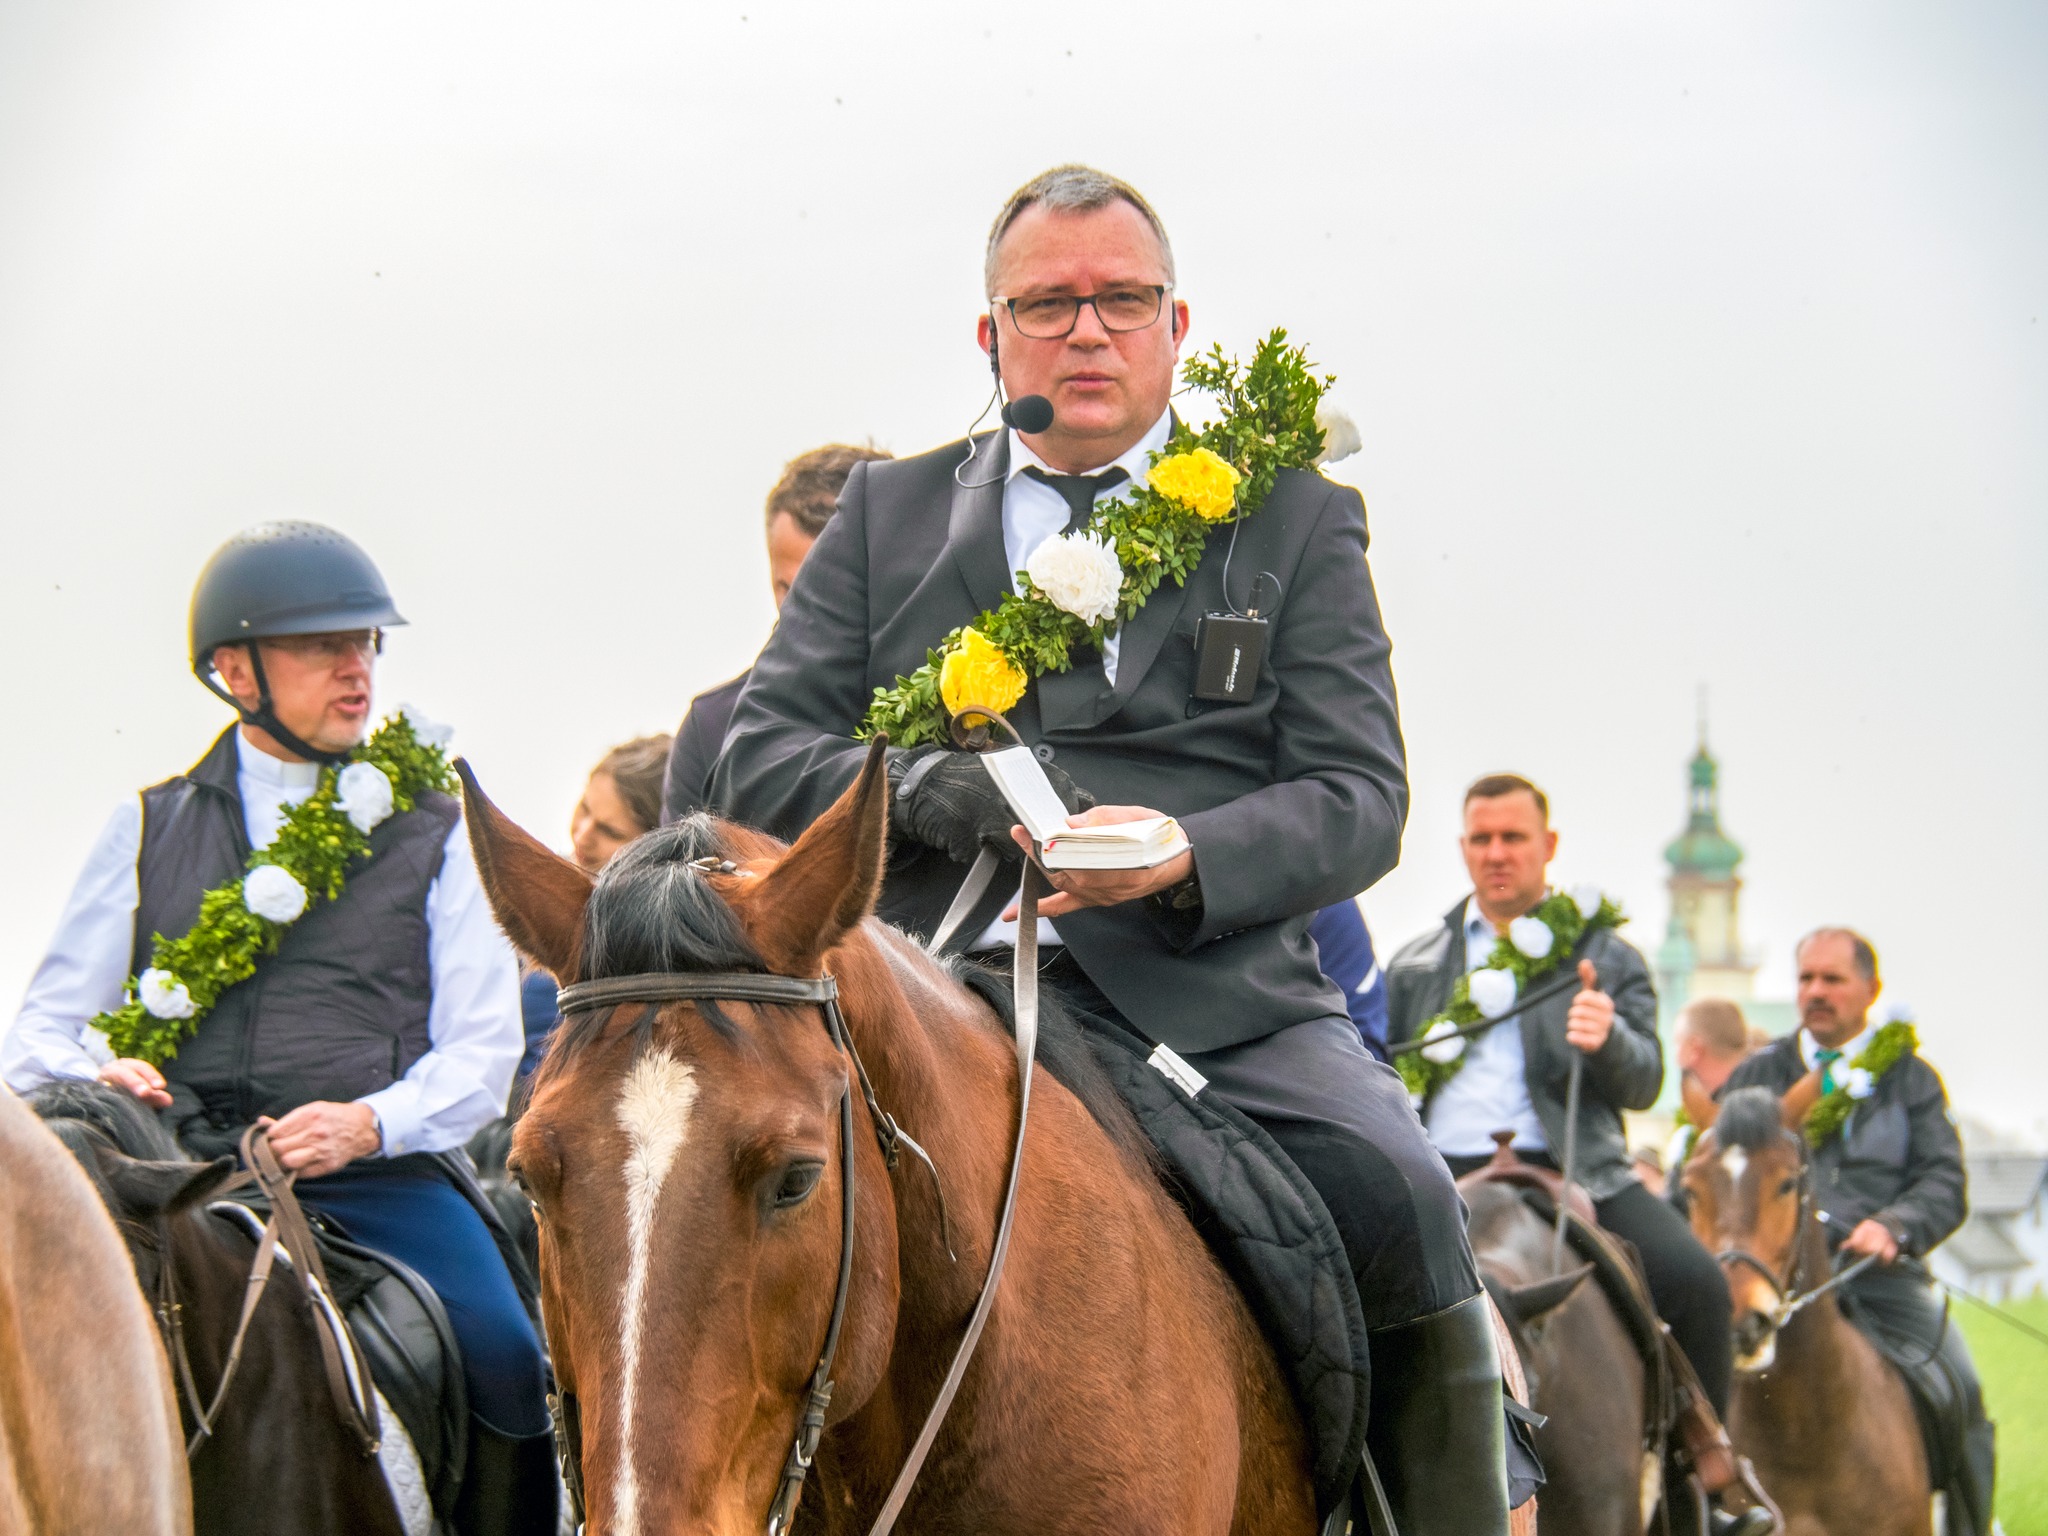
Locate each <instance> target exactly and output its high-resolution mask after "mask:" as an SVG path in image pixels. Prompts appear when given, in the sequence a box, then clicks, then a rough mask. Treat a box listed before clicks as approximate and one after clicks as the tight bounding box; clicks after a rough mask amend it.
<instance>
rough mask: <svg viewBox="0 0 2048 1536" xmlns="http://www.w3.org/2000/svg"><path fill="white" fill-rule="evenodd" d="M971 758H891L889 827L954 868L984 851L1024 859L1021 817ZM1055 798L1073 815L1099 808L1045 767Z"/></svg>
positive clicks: (948, 754)
mask: <svg viewBox="0 0 2048 1536" xmlns="http://www.w3.org/2000/svg"><path fill="white" fill-rule="evenodd" d="M974 759H975V754H974V753H972V752H952V751H948V750H947V749H946V748H944V747H930V746H927V747H909V748H906V749H904V750H902V751H896V750H893V749H892V750H891V751H890V753H889V789H890V795H889V825H890V826H891V827H892V828H893V829H894V830H895V831H896V832H898V833H900V834H901V835H902V836H904V837H907V838H909V839H910V840H911V841H912V842H916V843H923V844H924V845H925V846H926V847H928V848H937V849H939V850H940V851H941V852H942V853H944V854H945V855H946V857H948V858H949V859H951V860H953V861H954V862H955V863H956V864H972V863H973V862H974V857H975V855H976V854H977V853H979V852H980V851H981V850H982V849H983V848H984V847H987V848H993V849H995V850H996V852H998V853H1000V854H1002V855H1003V856H1004V857H1006V858H1010V859H1021V858H1022V857H1023V856H1024V855H1023V852H1022V850H1021V849H1019V848H1018V847H1017V845H1016V843H1014V842H1012V841H1011V839H1010V828H1012V827H1014V826H1015V825H1016V824H1017V813H1016V812H1015V811H1013V810H1011V809H1010V802H1009V801H1007V800H1005V799H1004V798H1003V792H1002V791H1001V790H1000V789H997V788H996V781H995V780H994V779H992V778H990V777H989V776H988V770H987V769H986V768H984V767H982V766H981V764H980V763H978V762H976V761H975V760H974ZM1045 776H1046V777H1047V778H1048V779H1050V780H1051V781H1052V787H1053V792H1054V793H1055V794H1057V795H1058V796H1059V797H1060V804H1062V805H1064V806H1065V807H1066V808H1067V811H1068V813H1069V814H1070V815H1071V814H1073V813H1075V812H1078V811H1085V810H1087V809H1088V808H1089V807H1090V806H1092V805H1094V804H1095V797H1094V796H1093V795H1091V794H1089V793H1088V792H1087V791H1086V790H1085V789H1082V788H1081V787H1080V786H1079V785H1077V784H1075V782H1074V781H1073V780H1072V779H1070V778H1068V777H1067V775H1066V772H1065V771H1064V770H1063V769H1060V768H1058V767H1055V766H1054V765H1053V764H1051V763H1047V764H1046V765H1045Z"/></svg>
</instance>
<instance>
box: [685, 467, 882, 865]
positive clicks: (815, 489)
mask: <svg viewBox="0 0 2048 1536" xmlns="http://www.w3.org/2000/svg"><path fill="white" fill-rule="evenodd" d="M890 457H892V455H891V454H889V453H887V452H886V451H884V450H883V449H880V448H875V447H867V448H855V447H852V446H851V445H849V444H846V443H827V444H826V445H825V446H824V447H822V448H813V449H811V450H810V451H809V452H808V453H800V454H798V455H797V456H796V457H795V458H793V459H791V460H790V461H789V462H788V463H787V464H785V465H783V466H782V478H781V479H779V480H777V481H776V482H775V489H774V490H772V491H770V492H769V493H768V509H767V532H768V583H769V586H770V587H771V588H772V589H773V590H774V593H775V608H776V611H777V612H778V613H779V612H781V610H782V601H783V599H784V598H786V597H788V596H789V588H790V583H792V582H794V581H795V580H796V573H797V570H798V568H799V567H800V566H802V565H803V563H804V557H805V556H806V555H808V554H809V553H810V552H811V546H812V545H813V544H815V543H817V542H818V535H819V534H821V533H823V532H824V531H825V524H826V523H828V522H830V521H831V520H832V514H833V512H834V511H835V510H837V508H838V505H839V493H840V491H841V490H842V489H844V488H845V485H846V477H847V476H848V475H850V474H852V473H853V466H854V465H856V464H871V463H873V462H875V461H876V460H879V459H886V458H890ZM752 672H753V669H752V668H751V667H750V668H748V669H747V671H745V672H742V673H741V674H740V675H739V676H738V677H736V678H734V679H733V680H732V681H731V682H728V683H720V684H719V685H718V686H717V687H716V688H707V689H706V690H705V691H704V692H702V693H700V694H698V695H697V696H696V697H695V698H694V699H692V700H690V708H689V712H688V713H687V714H685V715H684V716H683V723H682V724H681V725H680V726H678V727H677V728H676V735H675V740H674V741H673V742H672V743H671V744H670V746H669V751H668V774H667V777H666V780H665V782H664V785H663V788H662V792H661V820H662V822H663V824H664V825H666V824H667V823H668V822H671V821H678V820H680V819H681V818H682V817H684V816H687V815H689V814H690V812H692V811H694V810H698V809H700V808H702V807H703V806H705V805H707V804H709V803H710V798H711V765H712V764H713V763H715V762H717V761H718V749H719V747H720V746H721V745H723V744H724V741H725V730H726V727H727V726H728V725H730V724H731V723H732V707H733V705H735V704H737V703H738V702H739V698H740V690H741V689H742V688H744V687H746V686H747V678H748V677H749V676H751V675H752Z"/></svg>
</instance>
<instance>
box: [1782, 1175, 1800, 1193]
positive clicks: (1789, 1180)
mask: <svg viewBox="0 0 2048 1536" xmlns="http://www.w3.org/2000/svg"><path fill="white" fill-rule="evenodd" d="M1798 1187H1799V1181H1798V1180H1797V1179H1795V1178H1793V1177H1792V1176H1791V1175H1790V1174H1787V1175H1786V1176H1785V1178H1784V1179H1783V1180H1782V1181H1781V1182H1780V1183H1779V1185H1778V1193H1779V1194H1781V1195H1789V1194H1791V1193H1792V1191H1793V1190H1795V1189H1797V1188H1798Z"/></svg>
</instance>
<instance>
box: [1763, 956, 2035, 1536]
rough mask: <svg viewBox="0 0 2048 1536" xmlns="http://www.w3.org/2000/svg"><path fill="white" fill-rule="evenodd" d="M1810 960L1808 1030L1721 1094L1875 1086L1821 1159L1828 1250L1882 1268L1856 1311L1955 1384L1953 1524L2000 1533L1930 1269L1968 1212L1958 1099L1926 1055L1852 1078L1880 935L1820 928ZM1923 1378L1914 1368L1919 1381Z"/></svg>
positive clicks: (1957, 1357) (1959, 1337) (1776, 1047)
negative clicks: (1956, 1505) (1807, 1085)
mask: <svg viewBox="0 0 2048 1536" xmlns="http://www.w3.org/2000/svg"><path fill="white" fill-rule="evenodd" d="M1798 959H1799V1017H1800V1027H1799V1028H1798V1029H1797V1030H1795V1031H1794V1032H1793V1033H1791V1034H1789V1035H1786V1036H1783V1037H1782V1038H1780V1039H1777V1040H1774V1041H1772V1042H1771V1043H1770V1044H1769V1045H1767V1046H1765V1047H1764V1048H1763V1049H1762V1050H1760V1051H1758V1052H1757V1053H1756V1054H1755V1055H1754V1056H1751V1057H1750V1058H1749V1059H1748V1060H1747V1061H1745V1062H1744V1063H1743V1064H1742V1065H1741V1066H1739V1067H1737V1068H1736V1069H1735V1070H1734V1072H1733V1073H1731V1074H1730V1075H1729V1078H1728V1082H1727V1085H1726V1087H1725V1088H1724V1089H1723V1090H1722V1092H1723V1093H1730V1092H1733V1091H1734V1090H1735V1089H1737V1088H1749V1087H1755V1086H1759V1085H1761V1086H1763V1087H1766V1088H1769V1089H1770V1090H1771V1091H1772V1092H1773V1093H1776V1094H1779V1095H1783V1094H1784V1092H1785V1091H1786V1090H1787V1089H1788V1088H1790V1087H1791V1086H1792V1085H1793V1084H1794V1083H1796V1082H1798V1081H1799V1080H1800V1079H1801V1078H1803V1077H1805V1076H1807V1075H1808V1073H1810V1072H1814V1071H1819V1072H1820V1073H1821V1074H1822V1076H1821V1088H1822V1091H1823V1092H1825V1091H1828V1090H1830V1089H1832V1088H1833V1087H1834V1086H1835V1085H1836V1083H1837V1082H1841V1083H1844V1084H1845V1085H1848V1086H1849V1091H1850V1092H1851V1094H1852V1095H1855V1094H1857V1093H1858V1091H1859V1089H1860V1090H1862V1094H1861V1096H1860V1097H1858V1098H1857V1099H1856V1103H1855V1107H1854V1109H1853V1110H1852V1111H1851V1113H1850V1115H1849V1118H1848V1120H1847V1121H1845V1122H1844V1123H1843V1125H1842V1128H1841V1129H1840V1130H1838V1131H1837V1132H1835V1133H1834V1134H1833V1135H1831V1136H1829V1137H1828V1139H1827V1140H1826V1141H1824V1142H1823V1143H1821V1145H1820V1146H1819V1147H1817V1148H1816V1149H1815V1150H1814V1152H1813V1180H1814V1185H1813V1188H1814V1200H1815V1204H1816V1205H1817V1206H1818V1208H1819V1209H1820V1210H1821V1211H1823V1212H1825V1213H1826V1224H1827V1229H1828V1244H1829V1246H1830V1247H1831V1248H1833V1249H1834V1251H1835V1252H1836V1254H1837V1255H1838V1256H1840V1258H1841V1260H1842V1262H1845V1263H1846V1262H1848V1261H1849V1260H1852V1259H1855V1258H1859V1257H1861V1256H1864V1255H1870V1256H1872V1257H1874V1258H1875V1259H1876V1260H1877V1263H1875V1264H1873V1265H1872V1266H1871V1267H1870V1268H1868V1269H1866V1270H1864V1271H1863V1272H1862V1273H1861V1274H1859V1275H1857V1276H1856V1277H1855V1278H1854V1279H1852V1280H1850V1281H1848V1282H1847V1283H1846V1284H1845V1285H1844V1286H1843V1287H1842V1289H1843V1291H1844V1292H1845V1293H1846V1295H1845V1297H1844V1306H1843V1310H1844V1311H1845V1312H1846V1313H1847V1314H1848V1316H1849V1318H1850V1320H1851V1321H1852V1322H1854V1323H1855V1324H1856V1325H1857V1326H1858V1327H1859V1328H1861V1329H1863V1330H1864V1331H1865V1332H1866V1333H1868V1334H1870V1335H1871V1336H1872V1338H1873V1339H1874V1340H1875V1341H1876V1342H1877V1343H1878V1345H1879V1347H1880V1349H1883V1350H1884V1352H1885V1353H1886V1354H1887V1355H1888V1356H1890V1357H1891V1358H1892V1359H1894V1360H1903V1361H1904V1362H1906V1363H1907V1364H1914V1363H1919V1362H1924V1365H1923V1366H1922V1369H1927V1370H1939V1371H1941V1372H1942V1373H1944V1374H1945V1375H1946V1376H1947V1377H1948V1380H1949V1383H1951V1384H1952V1386H1953V1390H1954V1393H1955V1395H1956V1396H1957V1397H1959V1398H1960V1402H1961V1407H1962V1410H1963V1412H1962V1415H1961V1416H1962V1418H1963V1420H1964V1423H1963V1425H1962V1442H1963V1443H1962V1445H1961V1446H1960V1447H1959V1448H1953V1449H1952V1453H1951V1456H1950V1458H1949V1459H1950V1460H1952V1461H1953V1462H1955V1463H1956V1465H1955V1466H1954V1467H1953V1468H1952V1469H1951V1477H1950V1487H1949V1492H1950V1494H1951V1496H1952V1499H1957V1500H1959V1501H1960V1502H1961V1504H1962V1506H1963V1508H1962V1510H1961V1511H1960V1512H1959V1513H1960V1519H1957V1518H1955V1517H1953V1516H1952V1523H1951V1525H1950V1527H1949V1528H1950V1529H1951V1530H1957V1529H1962V1530H1968V1531H1973V1532H1976V1533H1979V1536H1982V1533H1984V1532H1987V1531H1989V1530H1990V1529H1991V1491H1992V1482H1993V1477H1994V1472H1995V1465H1994V1464H1995V1441H1994V1436H1993V1429H1992V1425H1991V1424H1990V1422H1989V1421H1988V1420H1986V1418H1985V1417H1984V1394H1983V1390H1982V1388H1981V1387H1980V1385H1979V1384H1978V1380H1977V1367H1976V1363H1975V1362H1974V1361H1973V1360H1972V1359H1971V1358H1970V1348H1969V1345H1968V1344H1967V1343H1966V1342H1965V1341H1964V1339H1963V1334H1962V1330H1961V1329H1959V1328H1957V1327H1956V1326H1955V1324H1954V1322H1953V1321H1952V1320H1951V1319H1950V1317H1949V1315H1948V1308H1947V1306H1946V1304H1945V1303H1944V1302H1943V1300H1942V1298H1941V1297H1940V1296H1939V1295H1937V1294H1936V1292H1935V1290H1934V1288H1933V1286H1932V1285H1931V1284H1930V1283H1929V1279H1928V1275H1927V1271H1926V1270H1925V1269H1924V1268H1922V1267H1921V1264H1920V1263H1919V1262H1918V1261H1920V1260H1923V1259H1925V1258H1926V1257H1927V1255H1928V1254H1929V1253H1930V1252H1932V1251H1933V1250H1934V1249H1935V1248H1936V1247H1938V1246H1939V1245H1940V1244H1941V1243H1942V1241H1943V1240H1944V1239H1946V1238H1947V1237H1948V1236H1949V1234H1950V1233H1952V1232H1954V1231H1955V1229H1956V1228H1957V1227H1959V1226H1961V1225H1962V1223H1963V1218H1964V1216H1966V1215H1967V1214H1968V1213H1969V1204H1968V1198H1967V1191H1966V1176H1965V1173H1964V1168H1963V1147H1962V1140H1961V1138H1960V1137H1958V1136H1957V1135H1956V1128H1955V1124H1954V1122H1952V1121H1951V1120H1950V1119H1949V1116H1948V1094H1947V1091H1946V1090H1945V1089H1944V1088H1943V1087H1942V1082H1941V1075H1940V1074H1939V1073H1938V1072H1936V1071H1935V1070H1934V1068H1933V1067H1931V1066H1929V1065H1928V1064H1927V1062H1926V1061H1925V1059H1923V1058H1922V1057H1921V1055H1920V1053H1919V1051H1918V1049H1917V1048H1916V1049H1914V1050H1913V1051H1910V1052H1909V1053H1907V1054H1906V1055H1905V1056H1903V1057H1901V1058H1900V1059H1899V1060H1898V1061H1897V1062H1896V1063H1895V1064H1894V1065H1893V1066H1892V1067H1891V1068H1890V1069H1889V1070H1888V1071H1886V1072H1884V1073H1882V1074H1880V1075H1878V1076H1876V1077H1874V1078H1868V1077H1866V1078H1861V1079H1859V1078H1856V1077H1854V1076H1853V1074H1855V1073H1857V1072H1858V1071H1859V1070H1860V1069H1859V1068H1858V1066H1857V1057H1858V1056H1859V1055H1860V1054H1861V1053H1862V1051H1863V1050H1864V1048H1865V1047H1866V1046H1868V1045H1869V1044H1870V1043H1871V1036H1872V1035H1873V1034H1875V1032H1876V1031H1875V1029H1873V1027H1872V1026H1871V1024H1870V1008H1871V1005H1872V1004H1873V1003H1875V1002H1876V1001H1877V996H1878V993H1879V992H1880V991H1881V990H1882V988H1883V982H1882V981H1881V980H1880V979H1879V976H1878V969H1877V952H1876V950H1874V949H1873V948H1872V947H1871V945H1870V941H1869V940H1867V939H1865V938H1864V937H1863V936H1862V935H1861V934H1859V933H1856V932H1854V931H1852V930H1850V929H1847V928H1821V929H1818V930H1816V931H1815V932H1813V933H1810V934H1808V935H1807V936H1806V938H1805V939H1803V940H1802V941H1801V942H1800V945H1799V950H1798ZM1915 1374H1916V1373H1915V1372H1914V1371H1912V1370H1908V1371H1907V1376H1908V1379H1909V1380H1910V1379H1912V1377H1913V1376H1914V1375H1915ZM1916 1386H1917V1383H1916ZM1944 1395H1946V1394H1944ZM1951 1507H1952V1508H1953V1505H1952V1506H1951Z"/></svg>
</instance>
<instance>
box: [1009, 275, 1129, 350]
mask: <svg viewBox="0 0 2048 1536" xmlns="http://www.w3.org/2000/svg"><path fill="white" fill-rule="evenodd" d="M1166 292H1167V289H1166V285H1165V284H1164V283H1126V284H1123V285H1121V286H1119V287H1116V288H1105V289H1103V290H1102V292H1100V293H1036V294H1032V295H1031V296H1030V297H1028V298H1022V299H1004V298H994V299H990V300H989V302H990V303H991V304H1000V305H1002V306H1003V307H1004V308H1005V309H1007V310H1009V312H1010V319H1011V321H1012V322H1013V323H1014V324H1015V325H1016V327H1017V330H1018V332H1019V333H1020V334H1021V335H1025V336H1029V337H1030V338H1031V339H1032V340H1033V341H1057V340H1058V339H1059V338H1060V337H1062V336H1068V335H1071V334H1072V333H1073V329H1074V327H1075V326H1076V325H1077V324H1079V322H1080V319H1081V306H1082V305H1084V304H1085V305H1087V306H1088V308H1090V309H1092V310H1094V311H1095V318H1096V319H1097V320H1099V321H1101V322H1102V328H1103V329H1104V330H1105V331H1116V332H1123V331H1142V330H1143V329H1145V327H1146V326H1148V325H1150V324H1151V323H1152V322H1153V321H1155V320H1157V319H1158V318H1159V311H1160V309H1161V307H1162V306H1163V305H1164V304H1165V303H1166Z"/></svg>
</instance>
